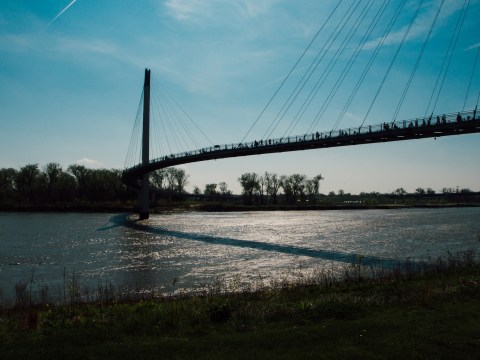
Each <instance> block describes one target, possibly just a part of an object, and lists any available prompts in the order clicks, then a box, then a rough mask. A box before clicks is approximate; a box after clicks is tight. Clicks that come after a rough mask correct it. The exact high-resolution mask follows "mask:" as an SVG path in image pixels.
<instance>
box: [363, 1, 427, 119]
mask: <svg viewBox="0 0 480 360" xmlns="http://www.w3.org/2000/svg"><path fill="white" fill-rule="evenodd" d="M423 1H424V0H422V1H420V2H419V3H418V6H417V10H416V11H415V14H414V16H413V18H412V21H411V22H410V24H409V25H408V28H407V30H406V31H405V33H404V34H403V38H402V41H401V42H400V45H399V46H398V47H397V51H396V52H395V55H394V57H393V59H392V61H391V62H390V65H389V67H388V69H387V72H386V73H385V76H384V77H383V79H382V82H381V83H380V86H379V88H378V90H377V93H376V94H375V97H374V98H373V101H372V103H371V104H370V107H369V108H368V111H367V113H366V114H365V117H364V118H363V121H362V124H361V125H360V127H362V126H363V124H364V123H365V120H366V119H367V117H368V115H369V114H370V111H371V110H372V107H373V104H374V103H375V101H376V100H377V97H378V94H379V93H380V90H381V89H382V87H383V85H384V84H385V80H386V79H387V77H388V75H389V74H390V71H391V69H392V67H393V64H394V63H395V60H396V59H397V56H398V54H399V53H400V50H401V49H402V46H403V44H404V43H405V40H406V38H407V36H408V34H409V33H410V30H411V28H412V26H413V23H414V22H415V19H416V18H417V16H418V14H419V12H420V8H421V7H422V4H423Z"/></svg>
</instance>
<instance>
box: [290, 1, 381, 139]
mask: <svg viewBox="0 0 480 360" xmlns="http://www.w3.org/2000/svg"><path fill="white" fill-rule="evenodd" d="M372 5H373V1H369V2H367V3H366V4H365V7H364V8H363V9H362V10H361V12H360V15H359V16H358V17H357V19H356V20H355V21H354V23H353V25H352V26H351V28H350V30H349V31H348V32H347V34H346V36H345V38H344V39H343V41H342V43H341V44H340V46H339V47H338V49H337V51H336V52H335V54H334V55H333V56H332V58H331V59H330V61H329V63H328V65H327V67H326V68H325V69H324V71H323V73H322V74H321V75H320V77H319V78H318V79H317V81H316V83H315V86H313V88H312V89H311V90H310V93H309V94H308V96H307V97H306V99H305V100H304V102H303V104H302V106H301V107H300V108H299V109H298V111H297V113H296V114H295V116H294V118H293V121H292V122H291V123H290V125H289V126H288V128H287V130H285V133H284V134H283V137H285V136H290V135H291V134H292V132H293V130H294V129H295V127H296V126H297V125H298V123H299V122H300V119H301V118H302V117H303V114H305V112H306V111H307V109H308V108H309V107H310V104H311V103H312V101H313V100H314V99H315V97H316V96H317V94H318V92H319V90H320V88H321V87H322V85H323V84H324V83H325V80H326V79H327V78H328V77H329V76H330V74H331V73H332V70H333V69H334V67H335V66H336V65H337V63H338V61H339V59H340V58H341V56H342V55H343V53H344V51H345V49H346V48H347V46H348V44H350V41H351V40H352V38H353V36H354V35H355V32H356V31H358V28H359V27H360V24H361V23H362V22H363V20H365V17H366V15H367V13H368V11H369V10H370V8H371V7H372ZM307 133H308V131H307Z"/></svg>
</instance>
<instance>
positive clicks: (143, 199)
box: [138, 174, 150, 220]
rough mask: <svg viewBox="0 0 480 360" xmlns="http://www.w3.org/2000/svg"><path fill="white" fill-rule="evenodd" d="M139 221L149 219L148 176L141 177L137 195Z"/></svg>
mask: <svg viewBox="0 0 480 360" xmlns="http://www.w3.org/2000/svg"><path fill="white" fill-rule="evenodd" d="M138 204H139V213H140V214H139V215H140V220H145V219H148V218H149V217H150V180H149V178H148V174H145V175H143V178H142V186H141V187H140V190H139V193H138Z"/></svg>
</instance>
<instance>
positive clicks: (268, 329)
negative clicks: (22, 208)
mask: <svg viewBox="0 0 480 360" xmlns="http://www.w3.org/2000/svg"><path fill="white" fill-rule="evenodd" d="M474 260H475V259H474V257H473V256H472V254H471V253H470V254H466V255H465V254H463V255H461V256H456V257H453V256H450V257H449V258H448V259H447V260H438V261H436V262H435V263H433V264H430V265H429V266H428V267H425V268H424V270H423V271H421V272H417V273H413V272H411V271H409V270H408V269H403V270H398V271H393V272H384V271H376V270H373V269H370V268H364V267H362V266H359V265H358V264H357V265H354V264H352V265H351V266H348V267H346V268H345V272H344V276H343V277H342V278H341V279H338V278H333V277H332V276H330V275H329V274H328V273H326V272H323V271H318V272H317V273H315V274H312V275H311V276H310V277H308V278H305V279H304V280H303V281H301V282H299V281H297V282H296V283H294V284H292V283H290V282H288V281H279V282H276V283H272V284H270V286H268V287H264V288H262V289H258V290H255V291H252V290H251V289H237V291H236V292H234V293H231V292H225V291H224V288H223V287H222V286H221V284H216V286H212V287H210V289H209V290H207V291H205V292H204V293H202V294H199V295H195V296H193V295H190V296H179V297H175V298H162V297H149V298H143V299H140V300H138V299H137V300H136V301H132V300H131V299H132V298H131V297H125V296H124V297H123V298H120V297H118V296H117V297H116V296H113V294H110V296H105V294H103V295H102V296H99V297H98V298H97V300H96V301H94V302H89V303H85V302H80V301H73V300H72V299H67V301H65V302H63V303H60V304H57V305H51V304H46V303H41V304H26V303H22V304H20V303H17V305H16V307H15V308H12V309H7V308H4V309H3V310H2V312H1V316H0V358H2V359H18V358H49V359H52V358H67V357H68V358H70V359H76V358H78V359H88V358H133V357H135V358H166V359H168V358H185V359H192V358H195V359H226V358H228V359H231V358H239V359H253V358H275V359H287V358H312V359H318V358H335V359H349V358H369V359H385V358H390V359H424V358H434V359H478V357H479V354H480V266H479V265H478V262H476V261H474Z"/></svg>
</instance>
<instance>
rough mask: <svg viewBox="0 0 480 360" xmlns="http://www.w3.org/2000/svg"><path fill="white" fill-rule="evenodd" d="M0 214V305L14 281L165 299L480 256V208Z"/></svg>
mask: <svg viewBox="0 0 480 360" xmlns="http://www.w3.org/2000/svg"><path fill="white" fill-rule="evenodd" d="M127 217H128V216H127V215H115V214H83V213H82V214H80V213H59V214H56V213H0V301H2V302H4V303H5V302H6V303H8V302H11V301H13V299H14V298H15V284H18V283H20V282H22V281H23V282H27V283H29V284H30V286H31V288H32V289H33V291H38V289H40V288H41V287H45V285H47V286H48V287H49V289H50V293H51V295H52V294H53V293H55V292H56V293H57V295H58V296H60V295H61V292H62V288H63V289H64V288H65V285H64V281H65V279H67V278H68V279H75V280H76V281H77V284H78V285H79V286H84V287H89V288H91V289H95V288H96V287H97V286H98V284H100V283H105V284H106V283H111V284H113V285H114V286H117V287H124V288H128V289H130V290H131V291H133V290H135V289H145V290H152V289H156V291H161V292H164V293H172V292H178V291H192V290H195V289H199V288H202V287H205V286H206V285H207V284H212V282H215V281H218V280H219V279H221V280H222V281H225V282H231V281H240V282H243V283H245V282H247V283H248V282H251V283H252V282H257V281H259V280H262V281H265V280H274V279H281V278H284V277H286V276H290V275H292V274H297V275H298V274H301V273H303V272H308V271H311V270H313V269H319V268H320V269H321V268H326V267H328V268H329V269H336V268H339V267H340V266H341V265H342V264H348V263H351V262H352V261H355V259H359V258H360V257H361V259H362V262H363V263H365V264H367V265H376V266H383V267H391V266H393V264H396V263H398V261H403V260H405V259H407V258H408V259H411V260H414V261H421V260H426V259H427V258H435V257H437V256H445V255H446V254H448V252H450V253H456V252H459V251H466V250H475V251H476V252H477V253H478V252H479V250H480V208H445V209H395V210H336V211H275V212H232V213H210V212H209V213H205V212H185V213H173V214H168V215H152V216H151V218H150V219H149V220H146V221H142V222H138V221H137V222H133V223H132V222H128V221H126V219H127Z"/></svg>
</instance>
